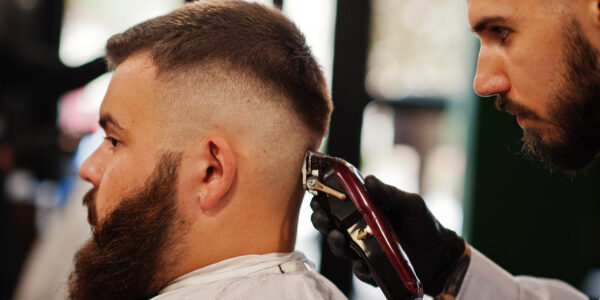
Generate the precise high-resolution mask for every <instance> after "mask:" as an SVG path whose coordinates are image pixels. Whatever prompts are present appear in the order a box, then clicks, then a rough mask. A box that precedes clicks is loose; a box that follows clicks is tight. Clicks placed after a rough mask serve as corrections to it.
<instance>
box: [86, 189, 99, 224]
mask: <svg viewBox="0 0 600 300" xmlns="http://www.w3.org/2000/svg"><path fill="white" fill-rule="evenodd" d="M97 192H98V188H96V187H94V188H92V189H90V190H89V191H88V192H87V193H86V194H85V196H83V205H85V206H86V207H87V209H88V219H89V222H90V225H92V226H93V227H96V226H97V225H98V217H97V215H96V194H97Z"/></svg>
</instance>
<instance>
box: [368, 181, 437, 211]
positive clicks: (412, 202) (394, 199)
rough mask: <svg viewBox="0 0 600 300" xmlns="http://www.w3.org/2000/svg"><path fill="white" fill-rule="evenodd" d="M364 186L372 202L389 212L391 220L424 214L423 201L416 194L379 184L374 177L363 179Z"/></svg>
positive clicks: (425, 209)
mask: <svg viewBox="0 0 600 300" xmlns="http://www.w3.org/2000/svg"><path fill="white" fill-rule="evenodd" d="M365 186H366V187H367V190H368V191H369V195H371V197H373V201H375V202H376V203H378V204H379V205H380V207H381V208H382V209H384V210H387V211H391V213H392V214H393V216H391V217H393V218H405V217H413V216H415V215H422V214H426V212H427V211H428V210H427V206H426V205H425V201H423V199H422V198H421V196H419V195H418V194H413V193H408V192H405V191H402V190H400V189H397V188H396V187H394V186H391V185H387V184H385V183H383V182H381V181H380V180H379V179H378V178H377V177H375V176H372V175H370V176H367V177H366V178H365Z"/></svg>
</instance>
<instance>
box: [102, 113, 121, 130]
mask: <svg viewBox="0 0 600 300" xmlns="http://www.w3.org/2000/svg"><path fill="white" fill-rule="evenodd" d="M98 123H100V127H102V129H104V130H105V131H106V129H107V127H109V126H111V127H115V128H117V129H119V130H125V129H124V128H123V127H122V126H121V125H119V122H117V120H116V119H115V118H114V117H113V116H112V115H111V114H104V115H102V116H101V117H100V120H99V121H98Z"/></svg>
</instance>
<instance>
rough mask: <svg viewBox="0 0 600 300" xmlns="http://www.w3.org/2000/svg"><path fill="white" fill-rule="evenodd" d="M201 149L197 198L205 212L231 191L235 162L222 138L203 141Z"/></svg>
mask: <svg viewBox="0 0 600 300" xmlns="http://www.w3.org/2000/svg"><path fill="white" fill-rule="evenodd" d="M202 147H203V148H204V149H203V152H204V155H203V161H204V163H202V164H201V166H202V170H200V171H201V172H202V173H201V174H200V180H201V182H200V183H199V185H198V186H199V191H198V195H197V196H198V200H199V201H200V208H201V209H202V210H203V211H207V210H210V209H212V208H213V207H215V206H216V205H217V204H218V203H219V201H220V200H221V199H222V198H223V197H224V196H225V195H226V194H227V192H229V190H230V189H231V186H232V185H233V181H234V179H235V176H236V172H237V162H236V157H235V155H234V153H233V150H232V148H231V145H230V144H229V143H228V142H227V140H226V139H224V138H222V137H218V136H217V137H209V138H207V139H205V140H204V142H203V145H202Z"/></svg>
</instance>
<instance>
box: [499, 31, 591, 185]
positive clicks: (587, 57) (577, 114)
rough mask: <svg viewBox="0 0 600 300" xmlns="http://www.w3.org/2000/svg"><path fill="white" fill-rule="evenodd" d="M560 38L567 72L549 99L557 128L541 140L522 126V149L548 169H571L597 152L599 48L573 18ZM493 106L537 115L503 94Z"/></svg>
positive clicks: (587, 161)
mask: <svg viewBox="0 0 600 300" xmlns="http://www.w3.org/2000/svg"><path fill="white" fill-rule="evenodd" d="M563 41H564V44H565V45H564V50H563V55H564V57H565V64H566V72H565V74H564V75H563V76H562V77H563V78H562V79H561V80H560V83H559V84H558V86H556V87H555V90H556V92H555V96H554V99H549V105H550V106H549V109H550V110H549V111H550V118H551V122H552V124H553V125H554V126H555V127H556V128H557V129H558V130H557V131H556V132H554V134H555V136H553V137H552V138H551V139H550V140H546V141H544V140H543V138H542V135H541V133H540V132H537V131H534V130H527V129H525V130H524V131H523V148H522V152H523V153H524V154H525V155H526V156H529V157H532V158H535V157H537V158H539V159H541V160H542V161H543V162H545V163H546V164H547V166H548V167H549V168H550V170H554V169H557V168H558V169H562V170H564V171H566V172H567V173H572V172H573V171H576V170H578V169H583V168H585V167H587V166H588V165H590V163H591V162H592V161H593V160H594V158H595V157H596V156H597V154H598V152H600V101H599V100H600V99H598V98H599V97H600V70H599V69H598V52H597V51H596V50H595V48H594V46H592V44H591V43H590V42H589V40H588V39H587V38H586V37H585V36H583V34H582V30H581V28H580V26H579V24H578V23H577V22H576V21H575V20H572V21H571V22H570V23H569V24H568V25H567V26H565V28H564V31H563ZM496 106H497V107H498V108H499V109H507V108H508V107H509V106H510V108H512V109H513V110H516V111H519V112H522V113H524V114H525V117H532V118H535V117H536V116H535V114H533V113H531V112H530V111H529V110H528V109H527V108H525V107H520V106H519V105H516V103H514V102H512V101H511V100H510V99H508V98H506V97H504V96H499V97H498V99H497V100H496Z"/></svg>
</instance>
